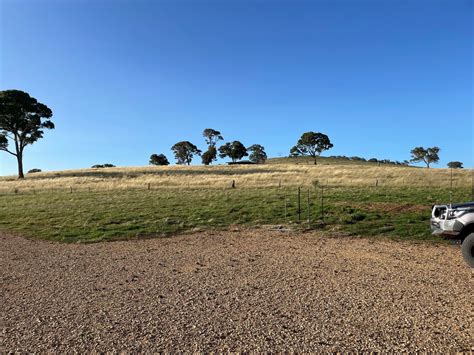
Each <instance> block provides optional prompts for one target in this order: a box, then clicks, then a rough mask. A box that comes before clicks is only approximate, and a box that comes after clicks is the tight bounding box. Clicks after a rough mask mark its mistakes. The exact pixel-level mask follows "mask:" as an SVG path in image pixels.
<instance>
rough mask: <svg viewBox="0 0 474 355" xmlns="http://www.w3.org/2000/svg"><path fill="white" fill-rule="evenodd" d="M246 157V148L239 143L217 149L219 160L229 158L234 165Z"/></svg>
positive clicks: (234, 142) (235, 142)
mask: <svg viewBox="0 0 474 355" xmlns="http://www.w3.org/2000/svg"><path fill="white" fill-rule="evenodd" d="M248 155H249V154H248V153H247V148H245V146H244V145H243V144H242V143H240V142H239V141H233V142H230V143H226V144H224V145H222V146H220V147H219V156H220V157H221V158H225V157H229V158H231V159H232V162H234V163H235V162H236V161H237V160H240V159H242V158H243V157H246V156H248Z"/></svg>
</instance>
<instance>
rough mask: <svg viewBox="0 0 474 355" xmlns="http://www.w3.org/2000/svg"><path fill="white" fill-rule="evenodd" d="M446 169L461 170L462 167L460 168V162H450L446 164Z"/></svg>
mask: <svg viewBox="0 0 474 355" xmlns="http://www.w3.org/2000/svg"><path fill="white" fill-rule="evenodd" d="M448 168H451V169H463V168H464V167H463V166H462V162H460V161H450V162H449V163H448Z"/></svg>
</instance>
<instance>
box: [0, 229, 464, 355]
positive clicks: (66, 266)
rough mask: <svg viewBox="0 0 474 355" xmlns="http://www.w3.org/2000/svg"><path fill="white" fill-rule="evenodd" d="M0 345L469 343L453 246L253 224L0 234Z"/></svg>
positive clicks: (157, 347) (169, 347) (370, 346)
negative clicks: (103, 238)
mask: <svg viewBox="0 0 474 355" xmlns="http://www.w3.org/2000/svg"><path fill="white" fill-rule="evenodd" d="M0 275H1V294H0V297H1V299H0V301H1V309H0V311H1V312H0V313H1V317H2V318H1V328H2V330H1V335H0V336H1V338H0V351H1V352H9V351H35V352H44V351H53V352H66V351H68V352H69V351H77V352H84V351H91V350H95V351H99V352H102V351H107V350H108V351H122V350H124V351H126V350H129V351H130V350H131V351H172V352H176V351H178V350H182V351H186V352H191V351H213V350H217V351H252V350H253V351H266V350H275V351H279V350H290V351H291V350H293V351H312V352H321V351H324V352H326V351H379V350H385V351H397V352H398V351H403V350H408V351H415V350H433V351H438V352H447V351H451V352H452V351H469V350H470V349H471V347H472V342H471V337H470V331H471V328H470V327H471V324H472V323H471V320H472V296H471V295H472V290H470V287H471V285H472V274H471V270H470V269H469V268H468V267H467V266H466V265H465V264H464V263H463V261H462V259H461V254H460V250H459V247H458V246H453V245H429V244H413V243H401V242H400V243H396V242H390V241H376V240H369V239H358V238H341V237H339V238H330V237H323V236H322V235H320V234H314V233H304V234H293V233H283V232H276V231H268V230H263V229H254V230H233V231H226V232H199V233H195V234H188V235H181V236H175V237H172V238H167V239H150V240H141V241H124V242H110V243H98V244H88V245H83V244H74V245H66V244H56V243H49V242H44V241H34V240H27V239H24V238H21V237H15V236H9V235H0Z"/></svg>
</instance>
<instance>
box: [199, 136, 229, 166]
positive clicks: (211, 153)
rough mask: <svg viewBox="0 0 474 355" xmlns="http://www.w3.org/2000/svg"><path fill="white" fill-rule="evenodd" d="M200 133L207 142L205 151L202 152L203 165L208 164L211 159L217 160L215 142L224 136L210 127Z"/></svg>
mask: <svg viewBox="0 0 474 355" xmlns="http://www.w3.org/2000/svg"><path fill="white" fill-rule="evenodd" d="M202 135H203V137H204V139H205V141H206V144H207V147H208V148H207V151H206V152H204V153H203V154H202V156H201V157H202V163H203V164H204V165H209V164H211V163H212V162H213V161H215V160H217V149H216V144H217V142H218V141H220V140H223V139H224V138H223V137H222V135H221V132H219V131H216V130H215V129H212V128H206V129H205V130H204V131H203V132H202Z"/></svg>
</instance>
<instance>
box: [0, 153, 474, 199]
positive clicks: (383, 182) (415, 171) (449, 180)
mask: <svg viewBox="0 0 474 355" xmlns="http://www.w3.org/2000/svg"><path fill="white" fill-rule="evenodd" d="M285 162H286V163H285ZM289 162H291V163H289ZM308 162H309V161H308V160H307V159H305V158H298V159H295V158H277V159H270V160H269V161H268V163H267V164H262V165H232V166H228V165H214V166H176V165H173V166H159V167H156V166H145V167H128V168H102V169H79V170H66V171H57V172H45V173H34V174H28V175H27V177H26V179H24V180H18V179H16V177H1V178H0V193H9V192H15V191H16V192H18V191H20V192H32V191H35V192H37V191H41V190H49V191H51V190H52V189H53V190H60V189H64V190H71V189H73V190H77V191H81V190H83V191H86V190H87V191H91V190H94V191H96V190H113V189H131V188H134V189H143V188H147V189H148V188H150V189H154V188H207V189H222V188H228V187H229V186H231V184H232V181H234V182H235V184H236V186H237V187H238V188H255V187H275V186H278V187H292V186H305V187H308V186H312V185H314V184H315V183H318V184H320V185H321V184H322V185H327V186H346V187H350V186H366V187H370V186H379V187H439V188H448V187H449V188H451V187H454V188H456V187H468V186H471V184H472V170H469V169H465V170H463V169H457V170H451V169H433V168H432V169H426V168H416V167H406V166H396V165H392V164H381V165H378V164H377V163H367V162H362V163H358V162H347V164H330V162H331V160H330V158H327V159H326V160H324V159H323V160H321V163H320V164H318V165H314V164H312V162H311V164H308ZM338 162H339V160H338Z"/></svg>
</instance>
